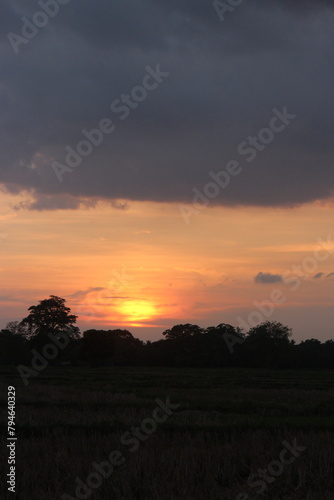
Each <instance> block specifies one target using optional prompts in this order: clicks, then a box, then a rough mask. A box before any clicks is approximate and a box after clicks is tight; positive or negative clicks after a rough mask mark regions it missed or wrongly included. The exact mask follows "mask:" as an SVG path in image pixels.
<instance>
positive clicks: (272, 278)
mask: <svg viewBox="0 0 334 500" xmlns="http://www.w3.org/2000/svg"><path fill="white" fill-rule="evenodd" d="M282 281H283V278H282V276H281V275H280V274H271V273H261V272H260V273H258V274H257V275H256V276H255V278H254V282H255V283H261V284H264V285H268V284H271V283H281V282H282Z"/></svg>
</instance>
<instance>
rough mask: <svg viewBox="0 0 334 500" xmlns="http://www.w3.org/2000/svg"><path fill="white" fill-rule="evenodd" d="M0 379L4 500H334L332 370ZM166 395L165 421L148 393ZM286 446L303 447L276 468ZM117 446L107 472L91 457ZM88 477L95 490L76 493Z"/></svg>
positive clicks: (56, 373)
mask: <svg viewBox="0 0 334 500" xmlns="http://www.w3.org/2000/svg"><path fill="white" fill-rule="evenodd" d="M1 380H2V383H1V407H2V410H3V411H2V412H1V429H2V432H1V435H2V441H1V456H0V460H1V471H2V477H1V481H2V483H1V489H2V490H3V491H2V492H1V498H17V499H19V500H61V499H62V498H63V499H66V498H67V499H73V498H91V499H92V500H95V499H96V500H97V499H98V500H114V499H115V500H132V499H136V500H181V499H182V500H208V499H209V500H248V499H252V500H253V499H270V500H332V499H334V418H333V417H334V372H317V371H315V372H304V371H262V370H253V371H252V370H233V369H231V370H230V369H229V370H223V369H221V370H220V369H214V370H209V369H202V370H199V369H196V370H195V369H168V368H160V369H157V368H106V369H104V368H99V369H90V368H82V367H80V368H72V367H69V368H52V369H47V370H45V371H44V372H42V373H41V374H40V375H39V376H38V377H37V378H35V379H32V380H31V382H30V384H29V385H28V387H25V386H24V385H23V383H22V381H21V379H20V377H19V376H18V374H17V372H16V371H15V369H12V368H10V369H9V368H8V369H2V370H1ZM7 385H13V386H15V387H16V393H17V406H16V424H17V437H18V441H17V449H16V452H17V464H16V468H17V472H16V473H17V492H16V494H13V493H9V492H8V491H7V488H6V485H5V474H6V473H7V472H4V471H7V468H8V466H7V456H6V436H7V427H6V405H7V402H6V400H7ZM168 398H169V400H170V403H171V404H172V405H174V408H173V409H172V410H169V414H168V412H165V416H166V418H165V419H163V418H162V415H163V414H164V411H163V410H162V409H161V407H160V410H159V412H155V410H156V408H157V405H158V406H159V404H158V403H157V402H156V400H157V399H159V400H160V403H164V402H166V399H167V401H168ZM178 405H179V406H178ZM176 406H178V407H177V408H176ZM154 412H155V413H154ZM153 415H159V419H160V422H157V421H156V423H155V425H152V420H150V421H148V420H147V419H152V416H153ZM145 419H146V420H145ZM153 420H154V418H153ZM161 420H164V421H163V422H162V421H161ZM150 422H151V423H150ZM138 427H139V428H141V430H140V434H139V435H138V436H139V437H134V436H136V435H137V434H135V433H136V432H137V431H138ZM153 427H155V428H153ZM136 429H137V430H136ZM143 429H144V430H143ZM283 442H287V443H289V444H290V446H293V443H294V442H295V443H297V446H298V447H299V451H297V452H295V455H297V456H295V457H294V456H293V454H292V453H291V452H289V453H287V454H286V456H287V458H288V459H289V460H287V461H289V462H290V463H288V464H284V465H281V466H280V464H279V463H278V462H279V460H280V458H279V457H281V456H282V450H284V446H285V445H284V444H283ZM300 450H302V451H300ZM113 451H118V459H117V460H118V461H117V460H116V458H115V463H114V466H113V467H112V470H111V469H109V476H108V477H105V478H103V477H101V474H100V475H99V474H98V473H96V471H97V469H96V467H95V468H94V465H93V463H95V465H99V464H101V463H102V462H109V464H110V456H111V453H112V452H113ZM113 456H114V457H116V455H115V454H114V455H113ZM120 457H122V459H121V460H120ZM290 457H292V459H293V460H291V459H290ZM120 462H121V463H120ZM274 462H275V463H276V466H275V463H274ZM271 464H272V465H271ZM268 467H269V469H268ZM275 467H276V469H275ZM259 470H260V471H261V470H262V472H263V473H264V474H266V475H265V478H263V477H262V478H261V477H260V476H259ZM270 471H272V472H270ZM93 473H94V474H95V475H94V474H93ZM92 474H93V476H92ZM252 474H254V477H253V480H252V485H250V484H248V483H247V481H248V479H249V477H250V476H251V475H252ZM90 475H91V476H90ZM89 476H90V484H91V485H92V484H93V486H94V485H95V484H96V485H98V487H92V486H91V487H88V489H87V490H85V489H81V490H80V491H79V496H76V488H77V482H76V479H77V478H80V479H81V480H82V481H83V482H84V483H86V484H87V479H88V478H89ZM99 478H100V479H99ZM94 481H95V483H94ZM262 490H263V491H262ZM260 492H261V493H260ZM65 494H67V496H65ZM80 495H81V496H80Z"/></svg>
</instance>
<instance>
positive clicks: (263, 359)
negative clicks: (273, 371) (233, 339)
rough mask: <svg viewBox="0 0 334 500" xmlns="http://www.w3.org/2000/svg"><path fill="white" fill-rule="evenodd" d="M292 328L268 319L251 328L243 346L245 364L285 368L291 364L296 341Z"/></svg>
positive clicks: (258, 366) (257, 366)
mask: <svg viewBox="0 0 334 500" xmlns="http://www.w3.org/2000/svg"><path fill="white" fill-rule="evenodd" d="M291 335H292V330H291V329H290V328H289V327H288V326H284V325H283V324H282V323H279V322H276V321H272V322H270V321H266V322H264V323H261V324H260V325H258V326H255V327H254V328H251V329H250V330H249V332H248V334H247V335H246V338H245V340H244V342H243V344H242V346H241V349H240V351H241V353H242V358H243V363H244V364H245V366H250V367H256V368H279V367H282V368H285V367H288V366H289V365H290V364H291V360H292V348H293V345H294V342H292V341H291V342H290V340H289V337H290V336H291Z"/></svg>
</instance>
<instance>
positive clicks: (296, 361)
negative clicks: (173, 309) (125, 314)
mask: <svg viewBox="0 0 334 500" xmlns="http://www.w3.org/2000/svg"><path fill="white" fill-rule="evenodd" d="M76 319H77V317H76V316H75V315H73V314H70V309H69V308H68V307H66V306H65V300H64V299H62V298H60V297H56V296H50V298H49V299H45V300H42V301H41V302H40V303H39V305H37V306H31V307H30V308H29V315H28V316H27V317H26V318H24V319H23V320H22V321H21V322H12V323H9V324H8V325H7V326H6V328H5V329H3V330H1V331H0V364H2V365H20V364H23V365H27V366H29V365H30V364H31V361H32V359H33V357H34V352H36V351H37V352H40V353H41V352H42V350H43V347H44V346H45V345H46V344H50V342H51V341H52V338H53V336H54V337H56V338H57V336H59V335H60V334H62V335H66V336H67V337H68V339H69V342H68V345H67V346H66V348H64V349H59V353H58V355H57V356H56V358H55V359H52V360H50V361H49V363H50V365H59V364H65V363H70V364H72V365H88V366H92V367H97V366H166V367H168V366H170V367H172V366H176V367H244V368H272V369H275V368H286V369H287V368H300V369H332V368H333V366H334V340H328V341H327V342H324V343H322V342H320V341H319V340H317V339H310V340H305V341H303V342H301V343H300V344H296V343H295V342H294V341H293V340H291V339H290V337H291V335H292V332H291V330H290V329H289V328H288V327H287V326H284V325H282V324H281V323H278V322H269V321H267V322H265V323H262V324H260V325H258V326H256V327H254V328H251V329H250V330H249V331H248V332H242V331H241V330H240V329H239V328H237V327H234V326H232V325H228V324H225V323H221V324H219V325H218V326H215V327H213V326H212V327H208V328H200V327H199V326H197V325H192V324H184V325H175V326H173V327H172V328H171V329H169V330H166V331H164V332H163V333H162V335H163V337H164V338H163V339H161V340H158V341H156V342H150V341H148V342H143V341H141V340H139V339H137V338H135V337H134V336H133V335H132V334H131V332H129V331H127V330H121V329H114V330H87V331H85V332H83V333H82V334H81V332H80V331H79V329H78V327H77V326H75V323H76Z"/></svg>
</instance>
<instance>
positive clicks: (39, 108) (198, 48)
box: [0, 0, 334, 210]
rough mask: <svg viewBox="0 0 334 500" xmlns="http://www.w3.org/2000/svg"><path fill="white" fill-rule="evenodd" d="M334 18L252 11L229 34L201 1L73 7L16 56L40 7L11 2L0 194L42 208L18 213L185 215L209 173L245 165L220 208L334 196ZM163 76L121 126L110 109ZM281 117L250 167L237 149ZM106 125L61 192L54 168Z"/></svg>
mask: <svg viewBox="0 0 334 500" xmlns="http://www.w3.org/2000/svg"><path fill="white" fill-rule="evenodd" d="M332 6H333V4H332V2H326V1H322V2H316V1H311V0H308V1H305V2H303V4H302V5H299V4H298V5H296V2H294V3H292V2H288V1H287V0H275V1H274V0H273V1H272V2H260V1H255V2H252V5H249V4H247V2H244V3H243V4H242V5H241V6H240V8H237V9H235V11H234V12H232V13H230V15H229V16H228V18H227V19H226V21H224V23H221V22H220V20H219V18H218V16H217V15H216V13H215V11H214V9H213V7H212V4H211V2H209V3H208V2H206V1H204V0H191V1H190V0H187V1H176V0H170V1H169V0H168V1H167V0H158V1H155V2H153V1H152V0H145V1H143V2H141V3H135V2H131V1H130V0H122V1H120V0H118V1H115V2H107V1H106V0H101V1H100V2H98V3H93V2H91V1H89V0H80V1H79V0H71V2H69V3H68V4H67V5H64V6H61V8H60V11H59V14H58V15H57V16H56V17H54V18H53V19H50V22H49V24H48V25H47V26H46V27H45V28H42V29H40V32H39V33H38V35H37V36H36V37H35V38H33V39H31V40H30V41H29V43H28V44H27V45H24V46H23V45H22V46H21V47H20V53H19V54H18V55H15V53H14V51H13V49H12V47H11V46H10V43H9V41H8V40H7V37H6V35H7V33H8V32H9V31H12V32H15V33H20V30H21V25H22V22H21V21H20V17H21V16H23V15H26V16H28V17H29V16H32V14H33V13H34V12H35V11H36V10H37V9H38V4H37V3H36V2H35V1H32V0H24V1H23V0H20V1H18V0H16V1H15V0H13V1H11V2H9V1H5V0H2V1H1V2H0V15H1V18H2V22H3V24H2V34H3V35H4V36H3V37H2V41H1V43H0V49H1V50H0V62H1V67H2V72H1V76H0V107H1V139H0V141H1V148H0V151H1V152H0V183H2V184H3V185H4V186H5V187H6V189H7V190H8V191H10V192H13V193H18V192H20V191H22V192H25V191H28V192H30V193H31V195H32V196H33V197H34V199H35V201H33V202H30V203H26V204H23V205H21V207H23V208H27V209H31V210H46V209H47V210H49V209H58V208H67V209H76V208H79V207H80V206H82V204H83V203H91V204H92V206H94V203H95V202H96V200H97V199H100V198H101V199H110V200H112V201H113V202H114V204H116V205H117V204H119V203H121V204H122V203H123V202H118V201H117V200H120V199H121V200H153V201H178V202H185V203H187V202H191V200H192V198H193V192H192V189H193V188H195V187H197V188H198V189H201V188H202V187H203V186H204V185H205V184H206V183H207V182H208V181H209V180H210V178H209V176H208V174H209V172H210V171H212V170H213V171H219V170H221V169H223V168H224V167H225V165H226V163H227V162H228V161H229V160H231V159H237V160H238V161H240V163H241V164H242V167H243V173H242V174H241V175H240V176H238V177H236V178H234V179H233V182H231V184H230V186H229V187H228V189H226V190H224V191H223V192H222V193H221V194H220V196H218V197H217V199H215V200H212V204H214V203H216V204H220V205H262V206H294V205H298V204H301V203H305V202H309V201H312V200H317V199H326V198H329V197H331V196H332V195H333V187H334V171H333V169H332V168H331V167H332V162H333V152H332V130H333V127H334V112H333V111H334V109H333V108H334V106H333V98H332V82H333V77H334V68H333V67H332V65H331V64H330V61H332V59H333V56H334V34H333V30H332V23H333V20H334V14H333V11H332V9H331V8H330V7H332ZM156 64H160V65H161V69H162V70H163V71H166V72H169V73H170V76H169V77H168V78H167V79H166V81H165V82H163V83H162V85H161V86H160V87H159V88H158V89H156V90H154V91H152V92H150V93H149V95H148V98H147V99H146V100H145V101H143V102H141V103H139V106H138V108H137V109H133V110H132V111H131V114H130V116H129V117H128V118H127V119H126V120H124V121H123V122H122V121H121V120H120V119H119V116H118V115H116V114H114V113H113V112H112V111H111V109H110V104H111V102H112V101H114V100H115V99H117V98H119V96H120V95H121V94H122V93H129V92H130V91H131V90H132V88H133V87H134V86H136V85H139V84H140V83H141V82H142V79H143V77H144V75H145V73H146V71H145V67H146V66H147V65H150V66H151V67H155V65H156ZM285 105H286V106H287V107H288V110H289V112H291V113H294V114H296V115H297V116H298V118H297V119H296V120H295V121H294V122H293V123H292V124H291V125H290V126H289V127H288V128H287V129H286V130H285V131H284V132H282V133H281V134H277V136H276V137H275V139H274V141H273V142H272V144H269V145H268V146H267V147H266V149H265V150H264V151H263V152H261V153H259V154H258V156H257V159H256V160H255V161H254V162H253V163H251V164H248V163H247V161H246V157H240V155H239V154H238V153H237V148H238V145H239V143H240V142H241V141H243V140H245V139H246V138H247V137H248V136H249V135H256V134H257V133H258V131H259V130H260V129H261V128H263V127H265V126H267V124H268V121H269V120H270V118H271V116H272V109H273V108H274V107H277V108H279V109H282V108H283V106H285ZM106 117H108V118H110V119H112V120H113V121H114V123H115V125H116V130H115V132H113V134H112V135H110V136H107V137H105V139H104V142H103V144H102V145H101V146H100V147H99V148H96V149H95V151H94V152H93V154H92V155H90V156H89V157H87V158H85V159H84V161H83V162H82V164H81V165H80V166H79V167H77V168H76V169H75V170H74V171H73V172H72V173H71V174H67V175H65V176H64V181H63V182H62V183H59V182H58V180H57V178H56V176H55V174H54V171H53V170H52V168H51V166H50V165H51V161H52V160H53V159H56V160H58V161H61V162H63V161H64V158H65V154H66V151H65V148H66V146H67V145H70V146H72V147H76V145H77V143H78V142H79V141H80V140H82V134H81V131H82V130H83V129H84V128H85V129H87V130H91V129H93V128H96V126H97V125H98V123H99V122H100V120H101V119H102V118H106ZM87 200H91V201H87ZM116 208H117V207H116ZM118 208H122V207H121V206H118ZM124 208H126V205H124Z"/></svg>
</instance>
